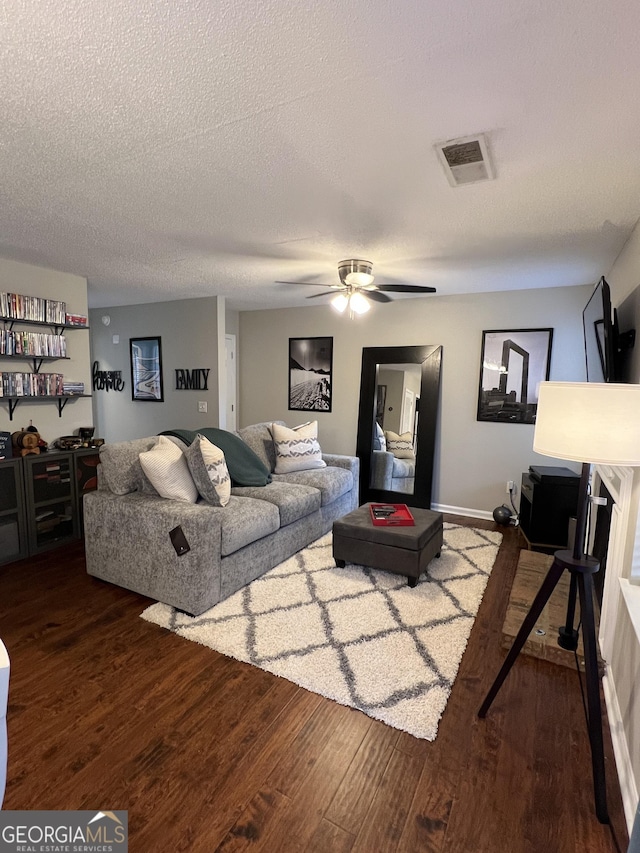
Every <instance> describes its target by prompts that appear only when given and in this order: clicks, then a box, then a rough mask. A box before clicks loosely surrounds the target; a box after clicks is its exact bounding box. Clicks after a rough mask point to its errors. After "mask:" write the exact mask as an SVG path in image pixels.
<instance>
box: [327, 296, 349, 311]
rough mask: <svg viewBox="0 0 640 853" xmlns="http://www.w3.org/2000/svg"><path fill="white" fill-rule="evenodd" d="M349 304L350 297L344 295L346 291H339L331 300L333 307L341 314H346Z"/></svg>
mask: <svg viewBox="0 0 640 853" xmlns="http://www.w3.org/2000/svg"><path fill="white" fill-rule="evenodd" d="M348 304H349V299H348V297H347V296H345V295H344V293H339V294H338V295H337V296H334V297H333V299H332V300H331V307H332V308H334V309H335V310H336V311H337V312H338V313H339V314H344V312H345V310H346V308H347V305H348Z"/></svg>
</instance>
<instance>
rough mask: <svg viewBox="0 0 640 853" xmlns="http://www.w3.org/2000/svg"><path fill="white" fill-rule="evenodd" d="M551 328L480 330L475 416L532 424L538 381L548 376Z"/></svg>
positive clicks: (536, 403)
mask: <svg viewBox="0 0 640 853" xmlns="http://www.w3.org/2000/svg"><path fill="white" fill-rule="evenodd" d="M552 339H553V329H508V330H504V331H489V332H483V333H482V357H481V362H480V392H479V395H478V420H479V421H499V422H501V423H514V424H533V423H535V421H536V412H537V409H538V385H539V384H540V382H542V381H543V380H546V379H548V378H549V366H550V364H551V341H552Z"/></svg>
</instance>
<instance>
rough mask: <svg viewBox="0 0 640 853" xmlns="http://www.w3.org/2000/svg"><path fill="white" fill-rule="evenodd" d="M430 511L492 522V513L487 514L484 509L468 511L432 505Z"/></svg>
mask: <svg viewBox="0 0 640 853" xmlns="http://www.w3.org/2000/svg"><path fill="white" fill-rule="evenodd" d="M431 509H432V510H433V511H434V512H448V513H450V514H451V515H464V516H468V517H469V518H483V519H485V520H486V521H493V513H492V512H487V510H485V509H469V508H468V507H465V506H449V505H448V504H432V506H431Z"/></svg>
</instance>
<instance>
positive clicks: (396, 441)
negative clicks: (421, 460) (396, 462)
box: [384, 429, 416, 459]
mask: <svg viewBox="0 0 640 853" xmlns="http://www.w3.org/2000/svg"><path fill="white" fill-rule="evenodd" d="M384 436H385V438H386V439H387V450H388V451H389V452H390V453H393V455H394V456H395V457H396V459H415V458H416V455H415V453H414V452H413V436H412V435H411V433H410V432H403V433H402V434H401V435H398V433H397V432H392V430H390V429H388V430H385V432H384Z"/></svg>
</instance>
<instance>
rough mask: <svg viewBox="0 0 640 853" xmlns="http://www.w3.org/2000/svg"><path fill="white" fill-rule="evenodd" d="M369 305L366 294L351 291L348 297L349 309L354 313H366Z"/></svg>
mask: <svg viewBox="0 0 640 853" xmlns="http://www.w3.org/2000/svg"><path fill="white" fill-rule="evenodd" d="M370 308H371V305H369V301H368V300H367V298H366V296H363V295H362V294H361V293H358V292H357V291H356V293H352V294H351V296H350V298H349V309H350V310H351V311H353V312H354V313H355V314H366V313H367V311H369V310H370Z"/></svg>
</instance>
